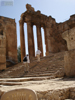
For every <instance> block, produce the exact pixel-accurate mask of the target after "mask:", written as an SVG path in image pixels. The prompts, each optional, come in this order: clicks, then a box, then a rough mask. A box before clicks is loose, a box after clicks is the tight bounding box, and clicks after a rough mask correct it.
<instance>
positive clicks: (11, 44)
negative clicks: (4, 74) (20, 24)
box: [0, 16, 17, 69]
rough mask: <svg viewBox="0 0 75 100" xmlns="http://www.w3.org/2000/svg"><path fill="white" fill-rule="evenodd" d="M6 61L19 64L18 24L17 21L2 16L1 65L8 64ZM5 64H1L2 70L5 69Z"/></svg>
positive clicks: (0, 38) (0, 30)
mask: <svg viewBox="0 0 75 100" xmlns="http://www.w3.org/2000/svg"><path fill="white" fill-rule="evenodd" d="M6 59H7V60H13V61H14V62H17V36H16V23H15V19H11V18H6V17H3V16H0V63H5V64H6ZM3 60H4V61H3ZM5 64H4V65H2V64H0V69H5V68H6V65H5ZM1 66H2V67H1ZM3 66H5V67H3Z"/></svg>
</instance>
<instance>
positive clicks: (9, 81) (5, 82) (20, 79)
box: [0, 76, 55, 85]
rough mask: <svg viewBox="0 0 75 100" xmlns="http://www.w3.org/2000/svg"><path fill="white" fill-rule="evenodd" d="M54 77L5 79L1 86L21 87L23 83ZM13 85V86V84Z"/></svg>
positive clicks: (1, 81)
mask: <svg viewBox="0 0 75 100" xmlns="http://www.w3.org/2000/svg"><path fill="white" fill-rule="evenodd" d="M54 78H55V77H54V76H45V77H28V78H5V79H0V85H5V84H6V85H7V84H8V85H9V84H10V85H16V84H17V85H20V84H21V82H27V81H39V80H47V79H54ZM11 83H12V84H11Z"/></svg>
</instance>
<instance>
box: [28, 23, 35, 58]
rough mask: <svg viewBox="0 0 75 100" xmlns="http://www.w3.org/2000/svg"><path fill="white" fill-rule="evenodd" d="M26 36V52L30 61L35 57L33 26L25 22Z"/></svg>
mask: <svg viewBox="0 0 75 100" xmlns="http://www.w3.org/2000/svg"><path fill="white" fill-rule="evenodd" d="M27 34H28V50H29V57H30V60H32V58H33V57H34V56H35V48H34V37H33V25H32V23H31V22H27Z"/></svg>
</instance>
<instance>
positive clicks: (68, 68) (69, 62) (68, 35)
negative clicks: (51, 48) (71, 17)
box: [62, 27, 75, 77]
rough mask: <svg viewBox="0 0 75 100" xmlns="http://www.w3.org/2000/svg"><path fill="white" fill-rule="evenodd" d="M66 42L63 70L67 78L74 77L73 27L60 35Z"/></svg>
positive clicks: (74, 39)
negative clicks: (66, 49)
mask: <svg viewBox="0 0 75 100" xmlns="http://www.w3.org/2000/svg"><path fill="white" fill-rule="evenodd" d="M62 37H63V39H65V40H66V41H67V48H68V51H66V52H65V55H64V70H65V75H66V76H68V77H75V56H74V55H75V27H74V28H72V29H69V30H67V31H65V32H64V33H62Z"/></svg>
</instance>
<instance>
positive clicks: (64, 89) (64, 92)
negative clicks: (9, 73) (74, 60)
mask: <svg viewBox="0 0 75 100" xmlns="http://www.w3.org/2000/svg"><path fill="white" fill-rule="evenodd" d="M48 78H49V77H43V79H42V77H37V78H36V77H29V78H4V79H2V78H1V79H0V90H1V93H0V95H1V94H3V93H4V92H6V91H9V90H12V89H19V88H29V89H32V90H34V91H36V92H37V96H38V100H65V99H73V100H75V78H56V79H48Z"/></svg>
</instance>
